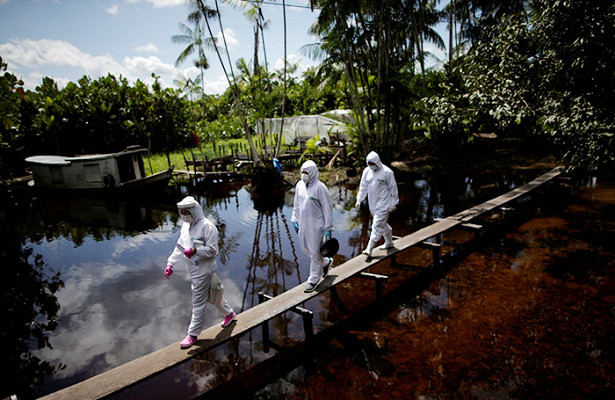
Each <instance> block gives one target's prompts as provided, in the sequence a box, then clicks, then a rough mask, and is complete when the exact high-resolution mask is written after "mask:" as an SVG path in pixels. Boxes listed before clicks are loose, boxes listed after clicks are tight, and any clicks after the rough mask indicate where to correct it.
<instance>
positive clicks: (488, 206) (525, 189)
mask: <svg viewBox="0 0 615 400" xmlns="http://www.w3.org/2000/svg"><path fill="white" fill-rule="evenodd" d="M561 173H562V168H561V167H555V168H553V169H552V170H551V171H549V172H547V173H545V174H543V175H541V176H539V177H538V178H536V179H534V180H533V181H531V182H529V183H526V184H525V185H523V186H519V187H518V188H516V189H513V190H511V191H510V192H508V193H505V194H503V195H501V196H499V197H496V198H494V199H491V200H489V201H486V202H484V203H482V204H480V205H478V206H474V207H472V208H470V209H467V210H465V211H462V212H460V213H458V214H455V215H453V216H451V217H447V218H451V219H460V220H463V221H464V222H467V221H470V220H472V219H474V218H476V217H477V216H479V215H480V214H483V213H485V212H487V211H491V210H493V209H494V208H497V207H499V206H502V205H504V204H506V203H508V202H510V201H512V200H514V199H516V198H518V197H520V196H523V195H525V194H527V193H529V192H530V191H532V190H534V189H536V188H538V187H539V186H541V185H543V184H544V183H546V182H549V181H550V180H551V179H553V178H555V177H556V176H558V175H560V174H561Z"/></svg>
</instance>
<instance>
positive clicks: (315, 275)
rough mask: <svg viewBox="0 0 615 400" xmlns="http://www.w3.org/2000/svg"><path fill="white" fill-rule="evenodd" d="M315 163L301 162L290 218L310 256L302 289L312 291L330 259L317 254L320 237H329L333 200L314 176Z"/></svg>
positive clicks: (325, 273)
mask: <svg viewBox="0 0 615 400" xmlns="http://www.w3.org/2000/svg"><path fill="white" fill-rule="evenodd" d="M318 174H319V173H318V167H317V166H316V163H314V161H312V160H309V161H306V162H305V163H303V165H302V166H301V180H300V181H299V182H297V185H296V186H295V200H294V204H293V213H292V216H291V221H292V222H293V226H294V228H295V232H297V233H298V234H299V243H300V245H301V250H303V252H304V253H305V254H306V255H307V256H308V257H310V276H309V278H308V280H307V285H306V287H305V289H304V291H305V292H306V293H309V292H313V291H314V289H316V284H317V283H318V281H319V280H320V277H321V276H322V277H325V276H327V273H328V272H329V268H330V267H331V264H332V263H333V259H332V258H329V257H323V256H322V255H321V254H320V246H321V245H322V243H323V237H324V240H329V239H330V238H331V229H332V228H333V203H332V201H331V194H330V193H329V189H327V186H325V184H324V183H322V182H321V181H319V180H318Z"/></svg>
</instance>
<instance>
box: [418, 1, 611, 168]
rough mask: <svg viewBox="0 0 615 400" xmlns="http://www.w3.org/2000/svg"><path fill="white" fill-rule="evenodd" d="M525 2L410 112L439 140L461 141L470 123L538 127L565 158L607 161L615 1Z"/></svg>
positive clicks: (516, 131) (520, 131)
mask: <svg viewBox="0 0 615 400" xmlns="http://www.w3.org/2000/svg"><path fill="white" fill-rule="evenodd" d="M531 6H532V7H533V8H532V12H531V13H530V14H529V15H527V16H523V17H510V18H507V19H506V20H505V21H503V23H502V24H500V25H499V26H497V27H496V28H494V33H493V35H492V39H491V40H488V41H484V42H481V43H479V44H478V45H477V46H475V47H474V48H473V49H472V50H471V52H470V53H469V54H468V55H467V56H465V57H463V58H462V59H460V60H459V62H458V63H457V64H456V65H454V66H452V68H451V70H450V74H449V76H448V77H447V78H448V79H447V82H446V83H445V84H443V85H442V86H441V91H442V92H441V93H440V94H439V95H437V96H433V97H430V98H425V99H423V100H422V102H421V105H420V107H419V108H417V110H419V112H417V117H419V118H422V120H423V121H424V122H425V123H426V124H428V125H429V127H430V134H431V137H432V138H434V139H436V140H439V141H440V143H442V142H445V141H450V142H452V143H463V142H465V141H467V140H469V139H470V138H471V136H470V135H471V133H473V132H476V131H495V132H497V133H498V134H499V135H530V134H534V135H546V136H548V137H549V138H550V139H551V142H553V143H555V144H557V145H558V146H560V148H561V149H562V153H563V156H564V160H565V161H566V162H567V163H568V164H569V165H570V166H573V167H575V166H577V167H584V168H594V167H597V166H599V165H601V164H604V163H612V162H613V161H615V157H614V154H613V151H612V149H613V144H614V143H613V132H614V128H615V121H614V116H613V113H612V108H611V105H612V104H613V103H614V102H615V99H614V98H613V97H614V93H613V90H612V88H613V87H615V85H614V83H615V82H614V80H615V77H614V75H613V73H612V71H613V66H614V65H615V62H614V61H615V46H614V44H613V41H612V38H613V37H614V36H613V35H614V34H615V32H614V30H615V28H614V27H615V4H614V3H612V2H608V1H598V2H594V1H589V0H583V1H581V0H578V1H556V2H540V1H535V2H533V3H531ZM527 18H530V19H529V21H527V20H526V19H527Z"/></svg>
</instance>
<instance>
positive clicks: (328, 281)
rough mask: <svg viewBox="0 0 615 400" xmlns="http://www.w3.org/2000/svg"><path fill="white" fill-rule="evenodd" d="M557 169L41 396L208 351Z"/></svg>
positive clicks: (112, 385)
mask: <svg viewBox="0 0 615 400" xmlns="http://www.w3.org/2000/svg"><path fill="white" fill-rule="evenodd" d="M560 173H561V169H560V168H554V169H553V170H551V171H549V172H547V173H545V174H544V175H541V176H540V177H538V178H536V179H534V180H533V181H531V182H529V183H527V184H525V185H523V186H520V187H518V188H516V189H514V190H512V191H510V192H508V193H506V194H504V195H502V196H499V197H496V198H495V199H492V200H489V201H487V202H485V203H483V204H480V205H478V206H475V207H472V208H470V209H468V210H465V211H462V212H460V213H458V214H455V215H453V216H450V217H447V218H444V219H441V220H440V221H438V222H436V223H434V224H432V225H429V226H427V227H425V228H422V229H419V230H418V231H416V232H413V233H412V234H410V235H407V236H404V237H403V238H399V239H397V240H396V241H395V242H394V243H395V247H394V248H392V249H388V250H380V249H375V250H374V252H373V253H372V257H369V258H367V257H365V256H364V255H359V256H357V257H355V258H352V259H350V260H348V261H346V262H345V263H343V264H341V265H339V266H336V267H334V268H332V269H331V271H330V272H329V275H328V276H327V277H326V278H325V279H324V280H322V281H321V282H320V283H319V284H318V286H317V288H316V290H315V291H314V292H312V293H304V292H303V289H304V286H305V285H304V284H301V285H298V286H295V287H294V288H292V289H290V290H288V291H286V292H284V293H282V294H280V295H278V296H276V297H274V298H273V299H271V300H268V301H265V302H263V303H260V304H258V305H256V306H254V307H252V308H250V309H248V310H246V311H243V312H242V313H240V314H238V316H237V320H236V321H235V322H234V323H233V324H231V325H230V326H228V327H226V328H222V327H220V326H219V325H218V324H216V325H214V326H212V327H210V328H208V329H206V330H205V331H203V333H202V334H201V335H200V336H199V340H198V341H197V342H196V344H195V345H194V346H193V347H192V348H190V349H189V350H181V349H180V348H179V343H174V344H172V345H169V346H167V347H164V348H162V349H160V350H157V351H155V352H153V353H150V354H147V355H145V356H143V357H140V358H138V359H136V360H133V361H130V362H128V363H126V364H124V365H120V366H118V367H116V368H114V369H111V370H109V371H106V372H103V373H102V374H100V375H96V376H94V377H92V378H89V379H87V380H85V381H83V382H80V383H77V384H75V385H73V386H70V387H68V388H65V389H62V390H59V391H57V392H55V393H51V394H49V395H48V396H45V397H44V399H98V398H101V397H105V396H109V395H111V394H113V393H117V392H119V391H121V390H122V389H124V388H126V387H129V386H132V385H134V384H136V383H138V382H141V381H143V380H145V379H147V378H149V377H152V376H154V375H157V374H159V373H161V372H163V371H165V370H167V369H169V368H172V367H174V366H176V365H178V364H180V363H182V362H184V361H187V360H189V359H190V358H192V357H195V356H196V355H198V354H201V353H203V352H205V351H208V350H210V349H212V348H214V347H216V346H218V345H220V344H222V343H225V342H227V341H228V340H230V339H232V338H235V337H238V336H240V335H242V334H244V333H246V332H248V331H250V330H252V329H254V328H258V327H259V326H261V325H262V324H263V323H265V322H267V321H269V320H271V319H273V318H275V317H276V316H278V315H280V314H282V313H284V312H287V311H289V310H290V309H291V308H294V307H297V306H299V305H300V304H302V303H304V302H306V301H307V300H310V299H312V298H313V297H316V296H318V295H319V294H320V293H322V292H325V291H327V290H329V289H330V288H332V287H333V286H335V285H338V284H339V283H341V282H343V281H345V280H347V279H349V278H351V277H353V276H355V275H357V274H359V273H361V272H363V271H365V270H366V269H368V268H370V267H371V266H373V265H376V264H378V263H379V262H381V261H382V260H384V259H386V258H388V257H392V256H394V255H395V254H397V253H399V252H401V251H404V250H406V249H408V248H410V247H412V246H415V245H417V244H420V243H422V242H423V241H425V240H427V239H429V238H432V237H434V236H436V235H439V234H441V233H443V232H445V231H447V230H449V229H451V228H453V227H455V226H458V225H464V224H465V223H466V222H467V221H470V220H471V219H473V218H476V217H478V216H479V215H481V214H483V213H485V212H487V211H491V210H493V209H495V208H497V207H500V206H503V205H504V204H506V203H508V202H510V201H511V200H514V199H516V198H518V197H520V196H523V195H525V194H527V193H529V192H530V191H532V190H534V189H536V188H537V187H539V186H541V185H543V184H544V183H546V182H548V181H550V180H552V179H553V178H555V177H556V176H558V175H559V174H560Z"/></svg>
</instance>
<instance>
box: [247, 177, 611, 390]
mask: <svg viewBox="0 0 615 400" xmlns="http://www.w3.org/2000/svg"><path fill="white" fill-rule="evenodd" d="M551 205H553V206H554V207H551ZM538 207H539V209H538V211H537V213H536V215H534V216H533V217H531V218H530V219H529V220H526V221H524V222H522V223H521V225H519V226H518V227H516V228H514V229H512V230H511V231H509V232H508V233H504V234H503V235H501V236H500V237H492V238H490V239H491V240H490V241H487V242H486V243H485V246H484V247H479V248H477V249H475V250H474V251H472V252H471V253H470V254H469V255H468V256H467V257H466V258H464V259H463V260H462V261H461V262H460V263H458V264H456V265H455V266H454V267H452V268H451V269H450V271H448V272H447V273H446V275H445V276H444V277H442V278H441V279H437V280H435V281H434V282H433V283H431V284H429V286H428V287H427V288H426V289H425V290H423V291H421V292H420V293H419V294H418V295H415V293H413V292H414V288H412V286H408V287H407V294H408V295H407V296H404V294H403V293H402V294H397V295H396V300H401V301H399V302H396V303H394V304H388V309H386V310H384V309H383V311H386V312H383V313H381V314H378V313H377V312H376V313H372V317H371V318H369V319H366V320H364V321H361V322H360V323H354V324H353V325H352V326H350V327H349V329H348V330H346V331H344V332H340V333H337V334H335V335H333V337H332V338H331V339H330V340H328V341H327V342H326V343H321V344H320V345H319V347H318V349H317V354H318V355H317V356H315V357H314V360H313V361H314V364H313V365H312V366H311V367H310V366H307V364H304V365H302V366H300V367H298V368H296V369H295V370H293V371H292V372H291V373H289V374H288V375H286V376H285V377H283V378H281V379H278V380H276V381H275V382H273V383H272V384H271V385H270V386H268V387H267V388H265V389H264V390H262V391H261V392H260V394H259V396H258V397H259V398H285V399H324V398H336V399H337V398H343V399H367V398H370V399H371V398H384V399H469V398H476V399H589V398H591V399H609V398H615V386H614V385H615V368H614V362H615V342H614V341H613V338H614V337H615V271H614V270H613V267H614V263H615V261H614V260H615V244H614V243H615V240H614V239H615V185H614V182H613V180H606V179H605V180H598V181H597V182H596V181H593V182H589V183H588V185H587V186H584V187H582V188H580V189H578V190H575V191H574V192H573V193H572V195H571V196H569V197H565V198H546V199H543V203H542V204H539V205H538ZM454 236H455V233H452V234H451V235H449V237H448V238H445V240H458V239H459V238H458V237H454ZM461 240H463V239H461ZM461 240H460V241H461ZM409 253H410V254H409V255H408V257H407V258H406V262H407V263H409V264H411V265H416V264H419V263H420V261H421V255H420V250H416V251H415V250H412V251H410V252H409ZM411 253H414V254H411ZM423 263H424V260H423ZM381 272H383V273H389V274H393V275H394V274H396V273H397V274H398V275H399V274H401V272H400V270H399V269H395V268H390V267H388V268H387V267H382V268H381ZM404 273H405V272H404ZM347 286H348V288H347V295H346V296H345V297H346V298H345V299H344V303H345V304H349V303H352V301H351V300H350V298H352V297H355V296H356V297H359V298H365V297H369V295H370V294H371V293H370V290H369V288H367V287H365V285H362V284H361V282H356V280H354V281H350V283H349V284H348V285H347ZM342 290H344V289H342ZM342 290H340V292H341V291H342ZM342 297H344V295H342ZM335 312H337V311H333V310H332V309H330V313H331V314H334V313H335Z"/></svg>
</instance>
